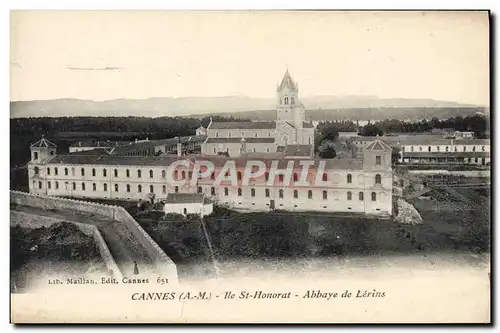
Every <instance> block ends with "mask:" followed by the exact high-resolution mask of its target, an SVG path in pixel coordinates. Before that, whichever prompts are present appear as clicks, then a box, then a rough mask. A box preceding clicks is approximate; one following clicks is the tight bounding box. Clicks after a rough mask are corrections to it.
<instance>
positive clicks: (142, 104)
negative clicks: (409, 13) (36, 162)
mask: <svg viewBox="0 0 500 333" xmlns="http://www.w3.org/2000/svg"><path fill="white" fill-rule="evenodd" d="M301 100H302V103H303V104H304V105H305V107H306V109H307V116H308V117H309V118H311V119H310V120H334V119H341V118H346V117H347V118H348V119H359V120H365V119H373V120H376V119H378V118H380V117H382V119H385V118H393V117H396V114H398V117H401V116H403V118H408V117H409V118H411V119H413V118H420V117H427V116H428V115H431V116H433V115H434V116H438V117H439V116H440V115H439V114H436V110H438V109H443V110H442V111H444V110H448V111H446V112H445V113H446V114H447V115H448V114H453V115H452V116H457V115H464V116H465V115H467V114H461V113H463V112H465V113H470V112H472V113H474V112H477V111H479V112H482V111H481V110H483V111H484V110H486V109H485V108H483V107H479V106H475V105H466V104H459V103H454V102H446V101H436V100H431V99H406V98H378V97H376V96H312V97H306V98H303V99H301ZM275 103H276V101H275V99H273V98H251V97H245V96H228V97H184V98H149V99H115V100H108V101H102V102H97V101H91V100H79V99H54V100H39V101H18V102H11V103H10V117H11V118H24V117H75V116H90V117H98V116H101V117H106V116H143V117H165V116H168V117H174V116H184V117H185V116H195V117H203V116H207V115H232V116H234V117H239V118H250V119H252V120H259V119H260V120H272V119H275V118H276V111H275ZM398 110H400V111H398ZM404 110H406V112H405V111H404ZM410 110H412V111H411V112H409V111H410ZM425 110H427V111H428V112H424V111H425ZM438 111H439V110H438ZM401 112H403V114H401ZM408 112H409V113H408ZM450 112H451V113H450ZM438 113H439V112H438ZM443 116H444V115H443ZM318 117H319V118H325V117H326V119H317V118H318ZM366 117H369V118H366ZM312 118H314V119H312Z"/></svg>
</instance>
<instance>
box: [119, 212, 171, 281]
mask: <svg viewBox="0 0 500 333" xmlns="http://www.w3.org/2000/svg"><path fill="white" fill-rule="evenodd" d="M115 219H116V220H117V221H120V222H122V223H124V224H126V225H127V228H128V229H129V230H130V232H132V234H133V235H134V237H135V238H136V239H137V241H139V243H140V244H142V246H144V248H145V249H146V251H147V252H148V254H149V256H150V258H152V259H153V260H154V262H155V264H156V268H157V269H158V270H159V271H160V272H161V273H163V274H166V275H167V276H168V277H169V278H170V279H175V280H177V278H178V276H177V267H176V266H175V263H174V262H173V261H172V259H170V258H169V257H168V256H167V255H166V254H165V252H164V251H163V250H162V249H161V248H160V246H158V244H156V242H155V241H154V240H153V239H152V238H151V236H149V234H148V233H147V232H146V231H145V230H144V229H143V228H142V227H141V226H140V225H139V223H137V221H136V220H135V219H134V218H133V217H132V216H131V215H130V214H129V213H128V212H127V210H126V209H125V208H123V207H116V211H115Z"/></svg>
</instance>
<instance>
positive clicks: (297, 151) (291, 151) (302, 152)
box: [284, 145, 312, 156]
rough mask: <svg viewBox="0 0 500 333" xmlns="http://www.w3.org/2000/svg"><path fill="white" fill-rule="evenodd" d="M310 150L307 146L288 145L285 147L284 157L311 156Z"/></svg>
mask: <svg viewBox="0 0 500 333" xmlns="http://www.w3.org/2000/svg"><path fill="white" fill-rule="evenodd" d="M311 148H312V146H309V145H288V146H286V147H285V149H284V152H285V156H311Z"/></svg>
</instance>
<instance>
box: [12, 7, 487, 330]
mask: <svg viewBox="0 0 500 333" xmlns="http://www.w3.org/2000/svg"><path fill="white" fill-rule="evenodd" d="M10 19H11V25H10V38H11V45H10V48H11V50H10V73H11V77H10V81H11V83H10V90H11V91H10V101H11V102H10V293H11V322H12V323H16V324H22V323H166V324H168V323H484V324H487V323H490V321H491V318H490V311H491V299H490V291H491V286H490V246H491V235H490V223H491V200H490V198H491V180H490V179H491V141H490V132H491V129H490V68H489V63H490V59H489V57H490V46H489V40H490V37H489V29H490V14H489V13H488V12H486V11H428V12H422V11H12V12H11V14H10Z"/></svg>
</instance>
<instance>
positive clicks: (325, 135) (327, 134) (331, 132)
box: [321, 126, 339, 141]
mask: <svg viewBox="0 0 500 333" xmlns="http://www.w3.org/2000/svg"><path fill="white" fill-rule="evenodd" d="M321 134H322V141H323V140H331V141H335V140H337V139H338V138H339V132H338V130H337V128H336V127H335V126H327V127H325V128H323V129H322V130H321Z"/></svg>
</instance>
